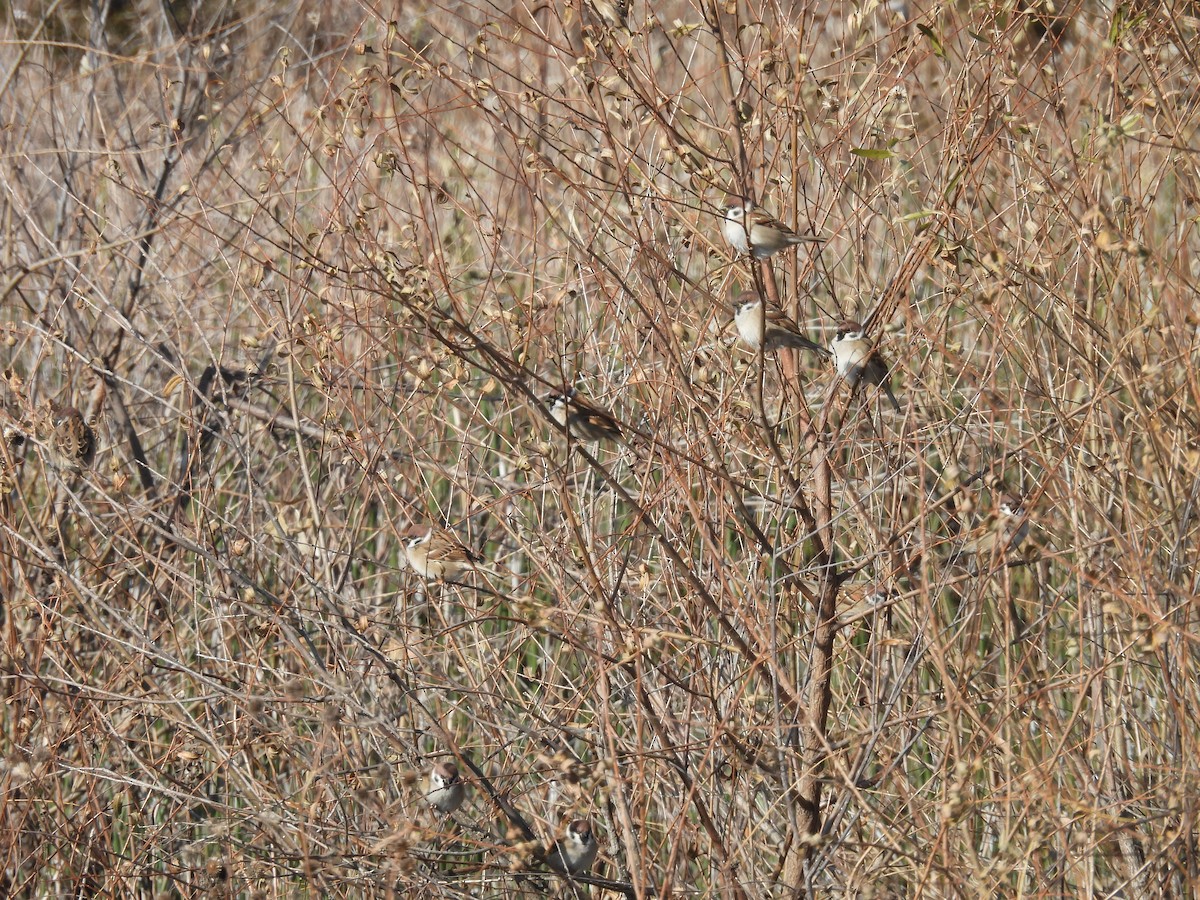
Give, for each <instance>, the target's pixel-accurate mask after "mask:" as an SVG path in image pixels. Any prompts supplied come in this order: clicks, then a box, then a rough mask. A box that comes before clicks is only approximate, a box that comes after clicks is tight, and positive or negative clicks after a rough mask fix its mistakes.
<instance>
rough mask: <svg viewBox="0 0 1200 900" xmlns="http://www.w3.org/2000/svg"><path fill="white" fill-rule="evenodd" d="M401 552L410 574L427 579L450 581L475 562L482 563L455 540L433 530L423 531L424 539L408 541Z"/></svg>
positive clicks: (444, 533)
mask: <svg viewBox="0 0 1200 900" xmlns="http://www.w3.org/2000/svg"><path fill="white" fill-rule="evenodd" d="M404 552H405V554H406V555H407V556H408V564H409V565H410V566H412V569H413V571H414V572H416V573H417V574H418V575H420V576H421V577H422V578H428V579H430V580H434V579H451V580H453V579H455V578H457V577H458V576H459V575H461V574H462V573H463V572H465V571H466V570H467V569H470V568H471V567H472V566H474V565H475V563H478V562H483V559H482V558H481V557H479V556H478V555H476V554H475V553H473V552H471V551H470V550H469V549H467V547H466V546H465V545H464V544H463V543H462V541H460V540H459V539H458V538H456V537H454V536H453V535H451V534H447V533H446V532H444V531H439V530H438V529H436V528H429V529H426V530H425V534H424V537H413V538H411V539H409V542H408V544H407V546H406V547H405V548H404Z"/></svg>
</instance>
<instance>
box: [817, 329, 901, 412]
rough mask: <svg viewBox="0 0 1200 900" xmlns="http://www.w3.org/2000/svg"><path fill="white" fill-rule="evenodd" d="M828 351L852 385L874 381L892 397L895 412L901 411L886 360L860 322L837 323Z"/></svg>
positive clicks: (839, 371) (839, 372) (872, 382)
mask: <svg viewBox="0 0 1200 900" xmlns="http://www.w3.org/2000/svg"><path fill="white" fill-rule="evenodd" d="M829 352H830V353H832V354H833V364H834V366H836V367H837V371H838V374H839V375H841V376H842V377H843V378H845V379H846V382H847V383H848V384H849V385H850V387H851V388H855V387H857V386H858V384H859V382H861V381H864V380H865V381H866V382H867V383H868V384H877V385H879V386H880V387H881V388H883V391H884V393H886V394H887V398H888V399H889V400H890V401H892V407H893V408H894V409H895V410H896V412H900V404H899V402H898V401H897V400H896V395H895V394H893V393H892V385H891V383H890V381H891V379H890V377H889V375H888V364H887V360H885V359H884V358H883V354H882V353H880V352H879V348H878V347H876V346H875V345H874V344H872V343H871V341H870V339H869V338H868V337H867V333H866V331H865V330H864V329H863V327H862V325H860V324H859V323H858V322H855V321H853V320H852V319H847V320H846V321H844V322H842V323H841V324H840V325H838V330H837V335H836V336H835V337H834V339H833V340H832V341H831V342H830V344H829Z"/></svg>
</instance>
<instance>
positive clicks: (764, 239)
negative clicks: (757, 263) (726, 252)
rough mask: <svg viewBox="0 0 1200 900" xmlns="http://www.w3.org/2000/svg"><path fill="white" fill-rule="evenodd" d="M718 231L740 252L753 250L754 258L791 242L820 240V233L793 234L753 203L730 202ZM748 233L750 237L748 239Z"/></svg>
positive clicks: (772, 252)
mask: <svg viewBox="0 0 1200 900" xmlns="http://www.w3.org/2000/svg"><path fill="white" fill-rule="evenodd" d="M721 232H722V233H723V234H724V235H725V240H727V241H728V242H729V246H731V247H732V248H733V249H734V250H736V251H737V252H738V253H739V254H746V253H751V252H752V253H753V254H754V258H755V259H766V258H767V257H768V256H771V255H772V254H774V253H778V252H779V251H780V250H783V249H785V248H787V247H790V246H792V245H793V244H803V243H806V242H809V241H813V242H816V243H819V242H820V240H821V239H820V238H819V237H815V236H813V235H808V234H796V232H794V231H793V230H792V229H790V228H788V226H786V225H784V224H783V223H782V222H780V221H779V220H778V219H776V218H773V217H772V216H769V215H768V214H767V213H765V212H763V211H762V210H761V209H756V208H755V206H754V204H753V203H750V202H749V201H747V202H745V203H737V202H734V203H730V205H729V206H727V207H726V208H725V219H724V221H722V222H721ZM747 234H748V235H749V239H748V240H747Z"/></svg>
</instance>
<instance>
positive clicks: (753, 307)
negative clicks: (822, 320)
mask: <svg viewBox="0 0 1200 900" xmlns="http://www.w3.org/2000/svg"><path fill="white" fill-rule="evenodd" d="M764 306H765V304H764V303H763V301H762V298H761V297H759V296H758V294H756V293H755V292H754V291H742V293H740V294H738V295H737V297H735V298H734V300H733V307H734V310H735V312H734V316H733V324H734V325H735V326H736V327H737V331H738V335H739V336H740V337H741V339H742V340H743V341H745V342H746V344H747V345H748V346H749V347H750V348H751V349H753V350H757V349H758V348H759V347H762V349H763V350H765V351H767V352H768V353H770V352H771V351H772V350H779V349H781V348H785V347H792V348H798V349H801V350H813V351H815V352H816V353H819V354H821V355H822V356H828V355H829V351H828V350H826V349H825V348H824V347H822V346H821V345H820V344H817V343H814V342H813V341H811V340H809V339H808V338H807V337H805V336H804V335H803V334H801V333H800V329H799V327H798V326H797V325H796V323H795V322H793V321H792V320H791V319H789V318H788V317H787V316H786V315H784V314H783V312H782V311H781V310H778V309H775V308H774V307H773V306H768V307H766V312H765V314H764V312H763V308H764Z"/></svg>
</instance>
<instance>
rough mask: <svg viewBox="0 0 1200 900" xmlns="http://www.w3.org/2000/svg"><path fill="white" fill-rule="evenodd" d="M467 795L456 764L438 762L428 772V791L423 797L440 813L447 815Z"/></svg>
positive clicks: (458, 805) (460, 804)
mask: <svg viewBox="0 0 1200 900" xmlns="http://www.w3.org/2000/svg"><path fill="white" fill-rule="evenodd" d="M466 795H467V790H466V788H465V787H464V786H463V783H462V778H461V777H459V774H458V766H456V765H455V764H454V763H452V762H440V763H438V764H437V765H436V766H434V767H433V771H432V772H430V773H429V791H428V792H427V793H426V794H425V797H426V798H427V799H428V800H429V803H430V805H431V806H432V807H433V808H434V809H436V810H437V811H438V812H440V813H445V814H447V815H449V814H450V813H452V812H454V811H455V810H456V809H458V808H459V807H460V806H462V802H463V799H464V798H465V797H466Z"/></svg>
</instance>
